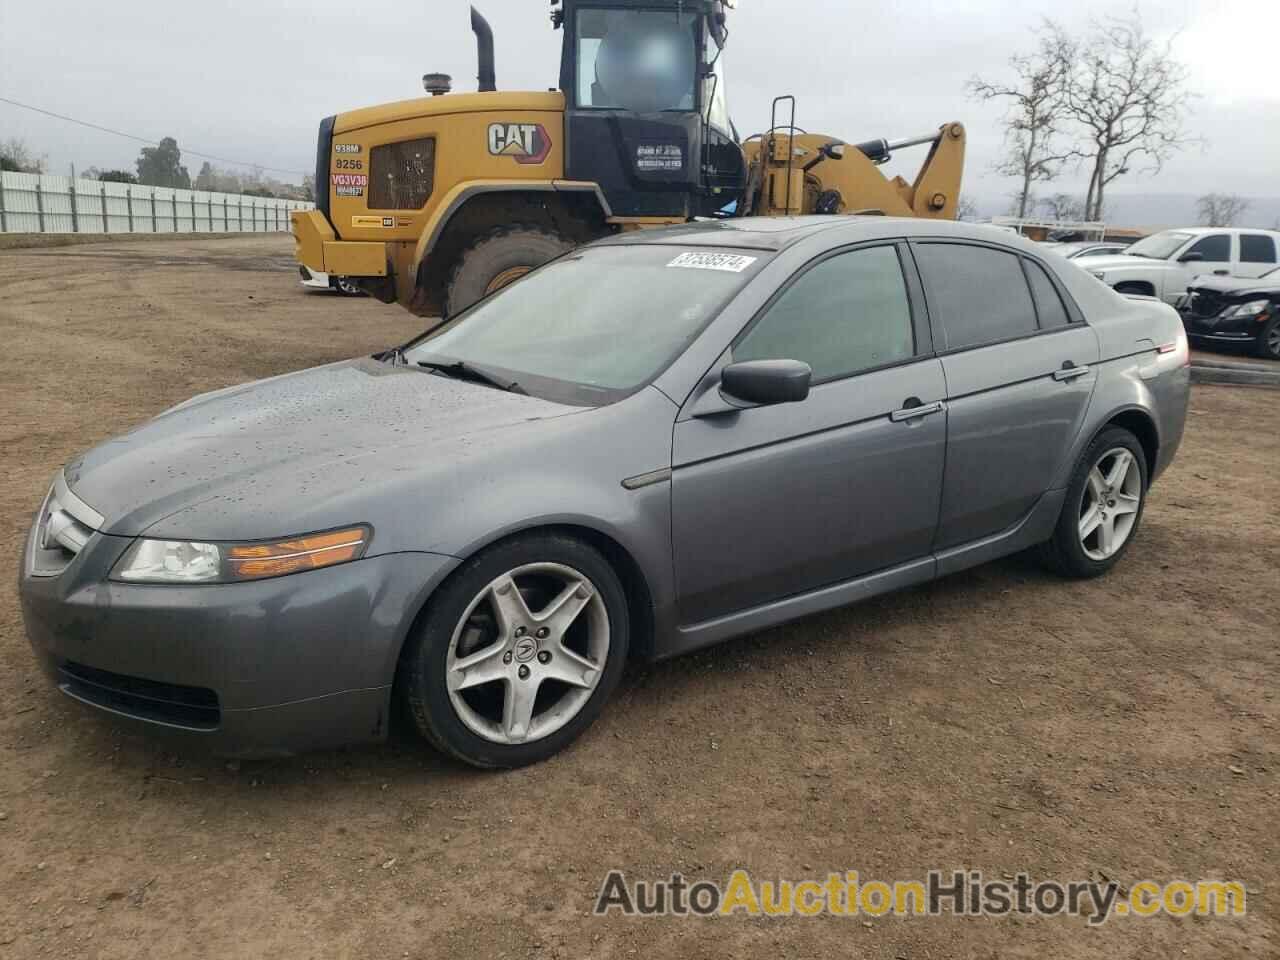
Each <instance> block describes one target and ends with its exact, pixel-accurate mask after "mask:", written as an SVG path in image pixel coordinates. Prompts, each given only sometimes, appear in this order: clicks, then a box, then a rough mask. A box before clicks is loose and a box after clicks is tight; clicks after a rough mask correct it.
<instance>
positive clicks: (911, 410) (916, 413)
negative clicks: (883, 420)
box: [889, 397, 947, 423]
mask: <svg viewBox="0 0 1280 960" xmlns="http://www.w3.org/2000/svg"><path fill="white" fill-rule="evenodd" d="M912 399H915V398H914V397H913V398H912ZM907 402H908V404H910V401H907ZM945 409H947V405H946V404H945V403H943V402H942V401H941V400H938V401H936V402H934V403H921V402H920V401H919V400H916V402H915V404H914V405H908V406H904V407H903V408H902V409H901V410H895V411H893V413H891V414H889V419H890V420H892V421H893V422H894V423H902V422H903V421H906V420H919V419H921V418H922V417H928V416H931V415H932V414H935V413H941V412H942V411H943V410H945Z"/></svg>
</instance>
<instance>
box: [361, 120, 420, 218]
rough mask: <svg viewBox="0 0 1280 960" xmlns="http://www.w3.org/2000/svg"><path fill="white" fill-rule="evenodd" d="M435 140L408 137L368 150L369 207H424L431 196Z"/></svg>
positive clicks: (378, 208) (409, 208)
mask: <svg viewBox="0 0 1280 960" xmlns="http://www.w3.org/2000/svg"><path fill="white" fill-rule="evenodd" d="M435 170H436V141H435V139H434V138H433V137H427V138H425V139H423V140H405V141H404V142H402V143H388V144H386V145H385V146H381V147H374V148H373V149H372V150H370V151H369V209H370V210H421V209H422V208H423V207H425V206H426V205H427V199H428V198H429V197H430V196H431V189H432V183H433V181H434V180H435Z"/></svg>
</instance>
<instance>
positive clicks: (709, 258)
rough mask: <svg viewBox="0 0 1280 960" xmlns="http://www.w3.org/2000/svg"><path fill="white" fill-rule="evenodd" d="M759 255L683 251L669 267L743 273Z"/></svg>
mask: <svg viewBox="0 0 1280 960" xmlns="http://www.w3.org/2000/svg"><path fill="white" fill-rule="evenodd" d="M757 259H759V258H758V257H744V256H742V255H740V254H736V253H682V254H680V256H678V257H676V258H675V259H674V260H672V261H671V262H670V263H668V264H667V266H668V267H684V268H685V269H687V270H723V271H725V272H726V273H741V272H742V271H743V270H745V269H747V267H749V266H751V265H752V264H753V263H755V262H756V260H757Z"/></svg>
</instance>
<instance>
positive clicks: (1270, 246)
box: [1240, 233, 1276, 263]
mask: <svg viewBox="0 0 1280 960" xmlns="http://www.w3.org/2000/svg"><path fill="white" fill-rule="evenodd" d="M1240 262H1241V263H1275V262H1276V242H1275V241H1274V240H1273V239H1271V238H1270V237H1267V236H1263V235H1262V234H1260V233H1242V234H1240Z"/></svg>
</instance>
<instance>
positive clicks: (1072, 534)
mask: <svg viewBox="0 0 1280 960" xmlns="http://www.w3.org/2000/svg"><path fill="white" fill-rule="evenodd" d="M1146 496H1147V457H1146V454H1145V453H1144V452H1143V450H1142V444H1140V443H1139V442H1138V438H1137V437H1135V436H1134V435H1133V434H1132V433H1130V432H1129V431H1128V430H1125V429H1123V428H1122V427H1111V428H1109V429H1106V430H1104V431H1103V432H1102V433H1101V434H1100V435H1099V436H1098V437H1097V438H1096V439H1095V440H1094V441H1093V443H1091V444H1089V447H1088V449H1087V450H1085V452H1084V455H1083V456H1081V458H1080V462H1079V463H1078V464H1077V465H1076V469H1075V471H1074V472H1073V473H1072V475H1071V482H1070V483H1069V484H1068V486H1067V499H1066V502H1065V503H1064V504H1063V506H1062V514H1061V515H1060V516H1059V518H1058V525H1057V527H1056V528H1055V529H1054V532H1053V537H1052V538H1050V539H1049V540H1048V541H1047V542H1046V543H1044V544H1042V545H1041V547H1040V555H1041V559H1042V560H1043V561H1044V562H1045V563H1046V565H1047V566H1049V567H1050V569H1052V570H1054V571H1056V572H1058V573H1060V574H1062V575H1064V576H1068V577H1097V576H1101V575H1102V574H1104V573H1106V572H1107V571H1108V570H1110V569H1111V568H1112V567H1114V566H1115V565H1116V564H1117V563H1118V562H1119V561H1120V558H1121V557H1122V556H1123V555H1124V553H1125V551H1126V550H1127V549H1128V548H1129V544H1130V543H1132V542H1133V538H1134V535H1135V534H1136V533H1137V532H1138V524H1139V523H1140V522H1141V521H1142V511H1143V508H1144V507H1145V506H1146Z"/></svg>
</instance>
